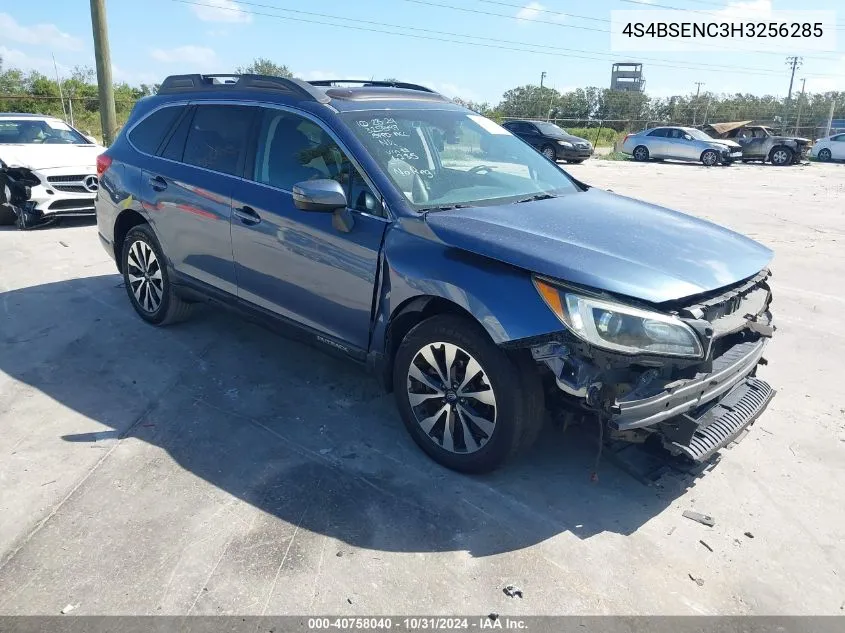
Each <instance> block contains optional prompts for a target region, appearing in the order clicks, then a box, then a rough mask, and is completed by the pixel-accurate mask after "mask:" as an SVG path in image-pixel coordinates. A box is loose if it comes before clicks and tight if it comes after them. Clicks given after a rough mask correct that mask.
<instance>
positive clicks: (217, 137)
mask: <svg viewBox="0 0 845 633" xmlns="http://www.w3.org/2000/svg"><path fill="white" fill-rule="evenodd" d="M253 113H254V108H250V107H248V106H229V105H200V106H197V111H196V114H194V118H193V120H192V121H191V126H190V130H189V131H188V139H187V142H186V143H185V153H184V156H183V159H182V160H183V162H185V163H188V164H189V165H196V166H197V167H204V168H205V169H211V170H213V171H219V172H221V173H224V174H230V175H232V176H239V175H241V172H242V168H243V160H244V154H245V150H246V144H247V137H248V136H249V128H250V125H251V123H252V115H253Z"/></svg>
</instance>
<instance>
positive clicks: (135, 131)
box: [129, 106, 185, 154]
mask: <svg viewBox="0 0 845 633" xmlns="http://www.w3.org/2000/svg"><path fill="white" fill-rule="evenodd" d="M184 109H185V106H170V107H165V108H161V109H160V110H156V111H155V112H153V113H152V114H150V115H149V116H148V117H147V118H145V119H142V120H141V122H140V123H139V124H138V125H136V126H135V127H134V128H132V131H131V132H129V140H130V141H131V142H132V144H133V145H134V146H135V147H137V148H138V149H139V150H141V151H142V152H144V153H146V154H155V153H156V150H158V148H159V145H161V142H162V141H163V140H164V138H165V137H166V136H167V133H168V132H169V131H170V128H171V127H172V126H173V124H174V123H175V122H176V119H177V118H178V117H179V115H180V114H181V113H182V110H184Z"/></svg>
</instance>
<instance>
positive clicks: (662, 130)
mask: <svg viewBox="0 0 845 633" xmlns="http://www.w3.org/2000/svg"><path fill="white" fill-rule="evenodd" d="M649 136H659V137H663V138H666V128H660V129H659V130H654V132H652V133H650V134H649Z"/></svg>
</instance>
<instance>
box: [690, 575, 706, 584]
mask: <svg viewBox="0 0 845 633" xmlns="http://www.w3.org/2000/svg"><path fill="white" fill-rule="evenodd" d="M687 575H688V576H689V579H690V580H692V581H693V582H694V583H695V584H696V585H698V586H699V587H703V586H704V580H703V579H701V578H696V577H695V576H693V575H692V574H687Z"/></svg>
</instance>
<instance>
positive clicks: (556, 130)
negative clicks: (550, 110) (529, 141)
mask: <svg viewBox="0 0 845 633" xmlns="http://www.w3.org/2000/svg"><path fill="white" fill-rule="evenodd" d="M534 125H536V126H537V127H538V128H539V129H540V131H541V132H542V133H543V134H546V135H552V136H557V135H559V134H566V135H567V136H568V135H569V132H567V131H566V130H564V129H563V128H562V127H558V126H557V125H555V124H554V123H543V122H542V121H540V122H537V123H535V124H534Z"/></svg>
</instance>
